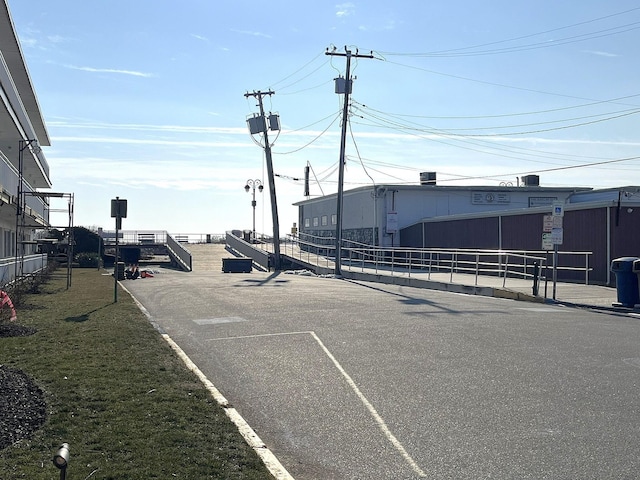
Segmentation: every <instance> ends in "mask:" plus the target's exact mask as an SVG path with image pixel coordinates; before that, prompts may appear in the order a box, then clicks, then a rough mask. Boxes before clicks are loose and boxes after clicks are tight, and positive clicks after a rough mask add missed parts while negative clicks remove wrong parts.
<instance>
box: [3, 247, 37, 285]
mask: <svg viewBox="0 0 640 480" xmlns="http://www.w3.org/2000/svg"><path fill="white" fill-rule="evenodd" d="M15 263H16V260H15V258H2V259H0V285H6V284H8V283H11V282H13V280H14V279H15ZM46 265H47V255H46V254H34V255H25V256H24V260H23V265H22V274H23V275H29V274H31V273H35V272H39V271H40V270H42V269H43V268H44V267H45V266H46Z"/></svg>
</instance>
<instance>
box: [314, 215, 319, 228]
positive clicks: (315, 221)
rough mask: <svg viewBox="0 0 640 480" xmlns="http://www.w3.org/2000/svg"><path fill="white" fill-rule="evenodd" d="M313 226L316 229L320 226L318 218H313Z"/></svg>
mask: <svg viewBox="0 0 640 480" xmlns="http://www.w3.org/2000/svg"><path fill="white" fill-rule="evenodd" d="M313 226H314V227H317V226H318V217H313Z"/></svg>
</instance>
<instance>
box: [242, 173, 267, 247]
mask: <svg viewBox="0 0 640 480" xmlns="http://www.w3.org/2000/svg"><path fill="white" fill-rule="evenodd" d="M256 187H257V188H258V191H259V192H260V193H262V189H263V188H264V186H263V185H262V182H261V181H260V180H258V179H257V178H256V179H255V180H251V179H249V180H247V184H246V185H245V186H244V190H245V192H247V193H249V190H251V191H252V192H251V194H252V200H251V206H252V207H253V237H252V242H253V243H255V241H256Z"/></svg>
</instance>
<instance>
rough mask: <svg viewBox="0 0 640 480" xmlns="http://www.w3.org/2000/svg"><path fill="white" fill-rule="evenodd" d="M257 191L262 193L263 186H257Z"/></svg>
mask: <svg viewBox="0 0 640 480" xmlns="http://www.w3.org/2000/svg"><path fill="white" fill-rule="evenodd" d="M258 190H260V191H261V192H262V190H264V185H262V184H260V186H258Z"/></svg>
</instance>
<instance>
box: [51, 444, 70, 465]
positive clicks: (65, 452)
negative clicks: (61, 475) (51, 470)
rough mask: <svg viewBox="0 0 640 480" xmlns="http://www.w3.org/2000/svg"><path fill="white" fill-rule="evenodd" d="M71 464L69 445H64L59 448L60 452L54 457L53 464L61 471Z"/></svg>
mask: <svg viewBox="0 0 640 480" xmlns="http://www.w3.org/2000/svg"><path fill="white" fill-rule="evenodd" d="M68 463H69V444H68V443H63V444H62V445H60V448H58V451H57V452H56V454H55V455H54V456H53V464H54V465H55V466H56V467H57V468H59V469H60V470H64V469H66V468H67V465H68Z"/></svg>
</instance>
